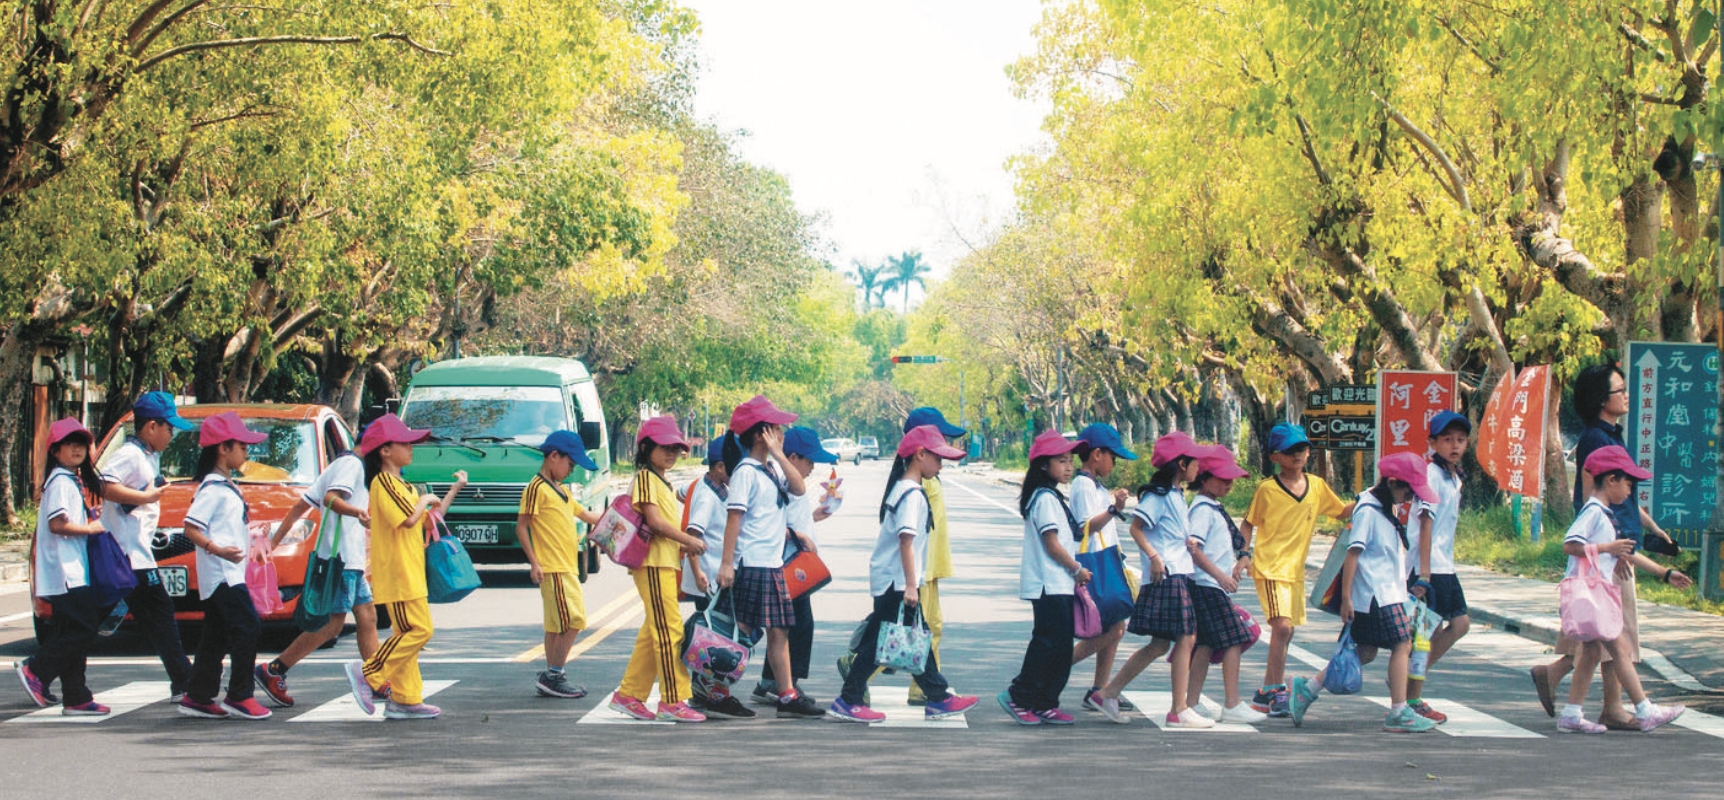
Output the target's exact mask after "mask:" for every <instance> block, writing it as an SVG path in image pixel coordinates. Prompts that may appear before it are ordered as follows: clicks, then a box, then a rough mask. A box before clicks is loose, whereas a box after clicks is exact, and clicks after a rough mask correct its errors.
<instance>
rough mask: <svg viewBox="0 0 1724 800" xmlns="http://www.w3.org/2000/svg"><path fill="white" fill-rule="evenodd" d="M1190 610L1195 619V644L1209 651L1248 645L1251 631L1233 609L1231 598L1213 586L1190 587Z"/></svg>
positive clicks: (1197, 585)
mask: <svg viewBox="0 0 1724 800" xmlns="http://www.w3.org/2000/svg"><path fill="white" fill-rule="evenodd" d="M1191 607H1192V612H1193V613H1194V614H1195V615H1196V617H1197V643H1198V644H1199V645H1201V646H1203V647H1207V648H1209V649H1211V650H1226V649H1227V648H1229V647H1235V646H1238V645H1244V644H1250V643H1251V630H1250V629H1249V628H1246V627H1245V623H1244V622H1243V621H1241V620H1240V619H1239V612H1238V611H1235V610H1234V609H1233V598H1231V597H1228V596H1227V593H1226V592H1224V591H1221V590H1220V589H1217V588H1215V587H1214V586H1204V585H1202V584H1200V583H1193V584H1192V585H1191Z"/></svg>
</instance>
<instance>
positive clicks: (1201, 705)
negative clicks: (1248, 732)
mask: <svg viewBox="0 0 1724 800" xmlns="http://www.w3.org/2000/svg"><path fill="white" fill-rule="evenodd" d="M1191 707H1192V708H1195V709H1197V712H1198V713H1199V714H1202V715H1203V716H1206V717H1208V718H1210V719H1213V720H1216V721H1219V722H1226V720H1224V719H1222V718H1221V715H1222V714H1225V713H1227V712H1225V711H1223V710H1222V709H1221V704H1220V703H1217V702H1215V701H1214V700H1211V699H1209V698H1207V697H1203V696H1201V695H1200V696H1198V698H1197V702H1195V703H1192V704H1191Z"/></svg>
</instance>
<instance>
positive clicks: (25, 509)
mask: <svg viewBox="0 0 1724 800" xmlns="http://www.w3.org/2000/svg"><path fill="white" fill-rule="evenodd" d="M35 532H36V506H34V505H32V504H27V503H25V504H20V505H19V506H18V527H16V528H0V544H3V543H5V542H13V541H21V540H25V539H29V538H30V535H31V534H33V533H35Z"/></svg>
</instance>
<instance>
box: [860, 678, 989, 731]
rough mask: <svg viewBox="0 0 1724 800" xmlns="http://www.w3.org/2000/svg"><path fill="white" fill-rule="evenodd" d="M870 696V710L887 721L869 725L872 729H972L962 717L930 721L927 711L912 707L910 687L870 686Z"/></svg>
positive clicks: (977, 706)
mask: <svg viewBox="0 0 1724 800" xmlns="http://www.w3.org/2000/svg"><path fill="white" fill-rule="evenodd" d="M868 695H869V697H868V699H869V700H870V701H872V702H873V705H870V706H869V708H872V709H874V710H875V711H878V712H880V713H882V714H885V715H886V718H885V719H883V720H881V721H879V722H876V723H873V724H871V725H869V726H868V727H870V728H957V729H964V728H968V727H970V723H969V721H968V720H965V719H964V718H963V717H962V716H956V717H948V718H946V719H928V717H927V712H926V711H924V710H923V709H922V708H919V707H917V706H913V705H910V687H908V686H870V687H868ZM981 707H982V706H981V704H980V703H978V704H976V708H981ZM971 710H972V711H973V710H975V709H971Z"/></svg>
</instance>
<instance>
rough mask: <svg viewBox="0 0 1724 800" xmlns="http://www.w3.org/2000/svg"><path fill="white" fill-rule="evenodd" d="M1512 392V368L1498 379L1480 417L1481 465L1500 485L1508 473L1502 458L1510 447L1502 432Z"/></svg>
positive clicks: (1479, 455)
mask: <svg viewBox="0 0 1724 800" xmlns="http://www.w3.org/2000/svg"><path fill="white" fill-rule="evenodd" d="M1512 394H1514V371H1513V370H1512V369H1511V370H1510V371H1509V373H1508V374H1506V375H1504V376H1502V377H1501V378H1499V379H1498V380H1497V385H1496V388H1495V389H1492V390H1491V399H1490V402H1487V403H1485V414H1484V416H1483V417H1482V418H1480V419H1479V436H1478V458H1479V466H1481V467H1483V468H1484V470H1485V474H1486V475H1489V476H1491V479H1492V480H1495V481H1496V482H1497V485H1498V486H1501V485H1502V482H1503V475H1504V474H1506V473H1505V470H1504V469H1503V460H1502V459H1503V454H1504V453H1506V452H1507V451H1508V447H1507V446H1506V444H1505V442H1504V441H1503V438H1504V437H1503V436H1502V435H1501V434H1502V432H1503V430H1504V426H1505V423H1504V420H1506V419H1508V414H1507V412H1508V404H1509V396H1510V395H1512Z"/></svg>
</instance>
